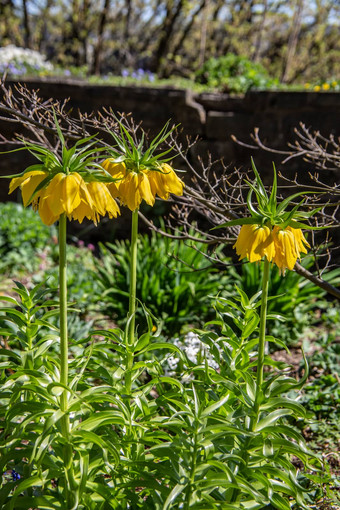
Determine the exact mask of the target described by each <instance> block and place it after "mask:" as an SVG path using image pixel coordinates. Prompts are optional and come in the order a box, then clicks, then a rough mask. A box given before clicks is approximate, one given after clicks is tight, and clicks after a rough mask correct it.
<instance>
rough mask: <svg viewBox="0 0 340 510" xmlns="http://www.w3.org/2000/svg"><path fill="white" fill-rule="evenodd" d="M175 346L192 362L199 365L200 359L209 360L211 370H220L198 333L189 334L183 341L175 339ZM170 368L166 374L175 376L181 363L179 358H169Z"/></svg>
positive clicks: (167, 368) (166, 369)
mask: <svg viewBox="0 0 340 510" xmlns="http://www.w3.org/2000/svg"><path fill="white" fill-rule="evenodd" d="M173 343H174V345H176V346H177V347H179V348H180V349H181V350H182V351H184V352H185V354H186V355H187V357H188V359H189V360H190V361H191V362H192V363H195V364H197V363H198V362H199V358H200V359H202V358H203V359H205V358H206V359H207V362H208V365H209V367H211V368H214V369H215V370H217V369H218V368H219V365H218V363H216V361H215V360H214V359H213V357H212V355H211V354H210V350H209V347H208V346H207V345H206V344H205V343H203V342H201V340H200V338H199V336H198V335H197V334H196V333H193V332H192V331H190V332H189V333H187V334H186V335H185V337H184V339H183V340H179V339H178V338H175V339H174V340H173ZM167 363H168V367H166V368H165V373H166V374H167V375H170V376H174V375H175V370H176V368H177V366H178V363H179V358H177V357H175V356H169V357H168V358H167Z"/></svg>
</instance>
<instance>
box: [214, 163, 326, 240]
mask: <svg viewBox="0 0 340 510" xmlns="http://www.w3.org/2000/svg"><path fill="white" fill-rule="evenodd" d="M251 164H252V168H253V171H254V174H255V179H254V181H253V182H250V181H247V180H246V183H247V184H248V186H249V187H250V190H249V193H248V196H247V206H248V210H249V212H250V217H247V218H239V219H236V220H230V221H227V222H226V223H223V224H222V225H218V227H215V228H224V227H232V226H235V225H252V224H257V225H261V226H265V225H266V226H270V227H274V226H275V225H279V226H280V228H282V229H286V228H287V227H288V226H290V227H292V228H304V229H309V230H316V229H320V228H323V227H312V226H310V225H309V224H308V223H305V221H306V220H308V218H310V217H311V216H313V215H314V214H315V213H316V212H318V211H320V210H321V207H319V208H315V209H313V210H312V211H309V212H307V211H299V208H300V206H301V205H302V204H303V202H304V201H305V198H304V197H303V198H302V200H300V202H299V203H298V204H295V205H294V207H293V208H292V209H291V210H289V211H287V207H289V206H290V205H291V204H292V203H293V202H294V200H295V199H296V198H298V197H301V196H303V195H305V194H308V191H301V192H299V193H294V194H293V195H290V196H289V197H287V198H285V199H284V200H283V201H282V202H280V203H279V204H278V203H277V176H276V168H275V164H274V163H273V169H274V177H273V186H272V189H271V192H270V195H268V193H267V191H266V189H265V187H264V184H263V182H262V180H261V177H260V175H259V173H258V171H257V169H256V166H255V163H254V161H253V159H251ZM253 194H255V196H256V200H257V206H255V205H254V203H253V201H252V197H253Z"/></svg>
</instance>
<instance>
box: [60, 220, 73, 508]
mask: <svg viewBox="0 0 340 510" xmlns="http://www.w3.org/2000/svg"><path fill="white" fill-rule="evenodd" d="M66 221H67V219H66V215H65V214H62V215H61V216H60V219H59V313H60V383H61V384H63V385H65V386H67V385H68V334H67V261H66ZM67 407H68V393H67V390H63V392H62V394H61V396H60V409H61V410H62V411H67ZM60 424H61V432H62V434H63V436H64V438H65V440H66V443H67V444H66V445H65V449H64V461H65V476H66V484H65V488H66V500H67V505H68V508H72V507H73V498H72V494H71V491H70V486H72V485H73V467H72V446H71V444H69V436H70V420H69V416H68V414H65V415H64V416H63V417H62V418H61V420H60Z"/></svg>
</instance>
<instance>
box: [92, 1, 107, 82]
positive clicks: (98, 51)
mask: <svg viewBox="0 0 340 510" xmlns="http://www.w3.org/2000/svg"><path fill="white" fill-rule="evenodd" d="M109 10H110V0H105V3H104V8H103V10H102V12H101V14H100V18H99V27H98V39H97V44H96V47H95V49H94V56H93V64H92V72H93V73H94V74H97V75H99V74H100V63H101V57H102V50H103V35H104V30H105V25H106V22H107V17H108V13H109Z"/></svg>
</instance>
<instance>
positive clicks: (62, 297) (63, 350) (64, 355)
mask: <svg viewBox="0 0 340 510" xmlns="http://www.w3.org/2000/svg"><path fill="white" fill-rule="evenodd" d="M59 306H60V382H61V384H64V385H65V386H67V383H68V335H67V261H66V215H65V214H62V215H61V216H60V219H59ZM60 407H61V410H62V411H65V410H66V409H67V391H66V390H64V391H63V393H62V394H61V398H60ZM64 418H65V417H64ZM63 421H64V424H65V420H63ZM67 434H68V427H67Z"/></svg>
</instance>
